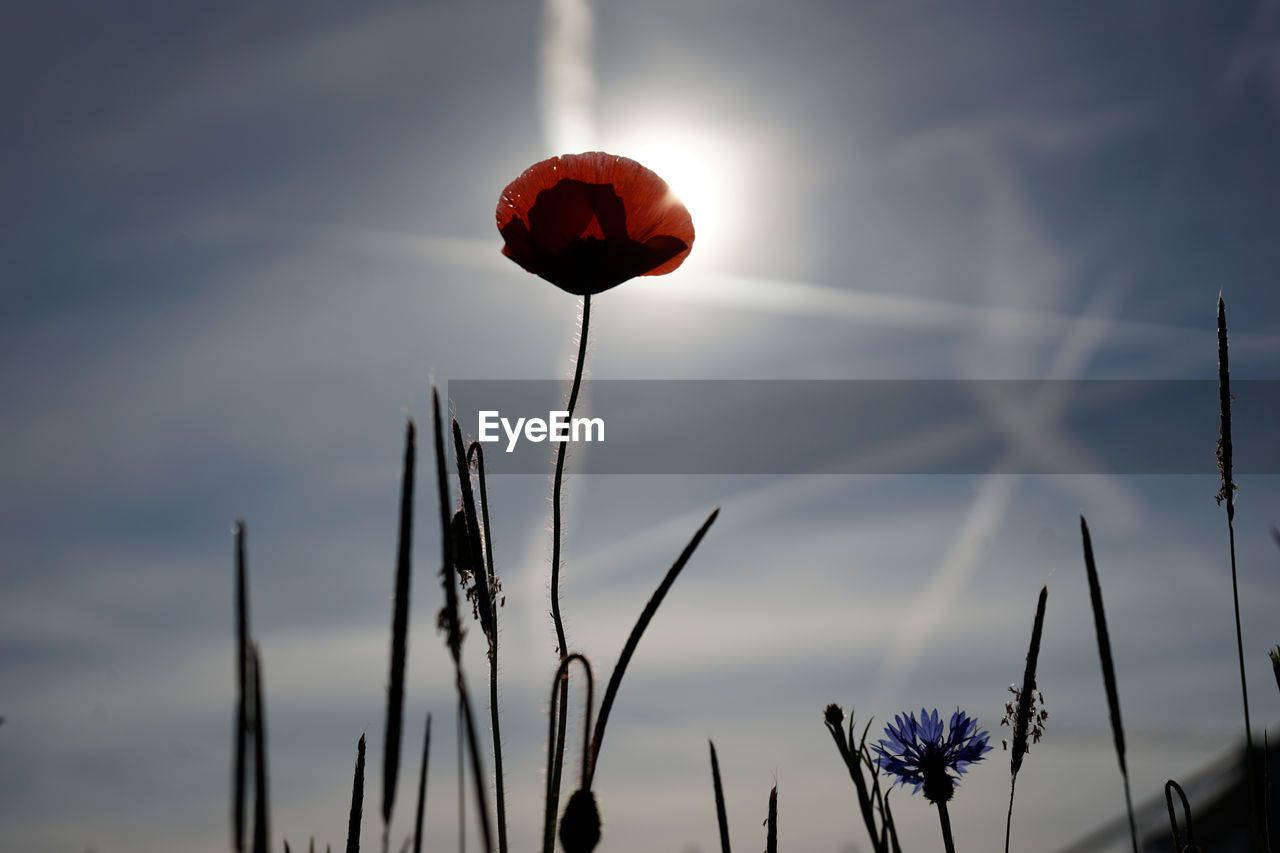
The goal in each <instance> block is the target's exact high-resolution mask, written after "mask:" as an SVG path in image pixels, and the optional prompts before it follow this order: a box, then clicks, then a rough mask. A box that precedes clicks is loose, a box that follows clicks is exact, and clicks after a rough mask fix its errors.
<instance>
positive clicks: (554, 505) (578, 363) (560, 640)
mask: <svg viewBox="0 0 1280 853" xmlns="http://www.w3.org/2000/svg"><path fill="white" fill-rule="evenodd" d="M590 323H591V294H589V293H588V294H585V295H584V296H583V297H582V327H581V328H580V329H579V331H578V357H577V359H576V360H575V362H574V367H573V385H572V386H571V387H570V389H569V404H568V405H567V406H566V407H565V408H566V409H567V410H568V415H567V417H568V418H569V419H570V420H572V419H573V411H574V407H575V406H576V405H577V403H578V391H579V390H580V389H581V388H582V368H583V365H584V364H585V362H586V359H587V334H588V332H589V330H590ZM567 447H568V443H567V442H561V444H560V446H559V448H557V450H556V471H555V476H554V477H553V478H552V481H551V621H552V622H553V623H554V624H555V628H556V643H557V645H558V646H559V652H560V661H561V663H563V662H564V660H565V658H566V657H568V655H569V652H568V643H567V642H566V640H565V636H564V621H563V620H562V619H561V618H560V533H561V521H560V504H561V496H562V492H563V486H564V457H565V450H566V449H567ZM568 725H569V682H568V680H567V679H565V680H562V681H561V683H560V709H559V721H558V724H557V730H556V744H555V755H554V758H553V760H552V765H551V767H552V770H551V786H550V788H549V789H548V793H547V810H548V812H549V813H550V814H553V815H554V814H559V811H560V808H559V802H560V777H561V770H562V769H563V767H564V741H565V732H566V730H567V728H568Z"/></svg>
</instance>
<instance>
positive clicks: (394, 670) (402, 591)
mask: <svg viewBox="0 0 1280 853" xmlns="http://www.w3.org/2000/svg"><path fill="white" fill-rule="evenodd" d="M416 460H417V429H416V427H415V426H414V423H413V421H412V420H410V421H409V423H408V425H407V426H406V427H405V436H404V470H403V472H402V473H401V475H400V528H399V536H398V541H397V543H396V593H395V604H394V607H393V612H392V617H391V672H390V675H389V676H388V686H387V725H386V732H385V737H384V739H383V742H382V829H383V833H382V847H383V849H384V850H386V849H387V846H388V844H389V843H390V837H389V833H390V831H391V810H392V807H393V806H394V805H395V801H396V781H397V780H398V778H399V775H400V734H401V730H402V728H403V726H404V673H405V660H406V658H407V657H408V651H409V581H410V578H411V576H412V554H413V477H414V470H415V467H416Z"/></svg>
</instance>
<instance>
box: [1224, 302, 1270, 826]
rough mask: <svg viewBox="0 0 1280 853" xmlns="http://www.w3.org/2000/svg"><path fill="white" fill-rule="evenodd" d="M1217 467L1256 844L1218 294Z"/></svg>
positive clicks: (1228, 414) (1227, 397)
mask: <svg viewBox="0 0 1280 853" xmlns="http://www.w3.org/2000/svg"><path fill="white" fill-rule="evenodd" d="M1218 406H1219V426H1218V452H1217V456H1218V469H1219V470H1220V471H1221V472H1222V487H1221V489H1219V491H1218V496H1217V497H1218V503H1219V504H1221V503H1223V502H1226V505H1227V541H1228V547H1229V548H1230V552H1231V603H1232V606H1233V608H1234V611H1235V617H1236V654H1237V657H1238V658H1239V662H1240V701H1241V703H1242V704H1243V705H1244V744H1245V755H1246V756H1247V758H1246V761H1245V765H1246V770H1247V773H1248V785H1249V826H1250V829H1251V831H1252V834H1253V841H1254V846H1255V847H1258V846H1261V845H1260V843H1259V842H1260V840H1261V837H1260V835H1259V828H1258V823H1259V822H1258V797H1257V791H1258V788H1257V781H1256V780H1257V772H1256V770H1255V769H1254V758H1253V726H1252V725H1251V724H1250V722H1249V683H1248V680H1247V679H1246V678H1245V669H1244V638H1243V634H1242V631H1241V628H1240V587H1239V584H1238V582H1237V579H1236V525H1235V518H1236V483H1235V480H1234V478H1233V472H1232V446H1231V368H1230V364H1229V360H1228V357H1227V305H1226V303H1225V302H1224V301H1223V300H1222V296H1221V295H1219V296H1218Z"/></svg>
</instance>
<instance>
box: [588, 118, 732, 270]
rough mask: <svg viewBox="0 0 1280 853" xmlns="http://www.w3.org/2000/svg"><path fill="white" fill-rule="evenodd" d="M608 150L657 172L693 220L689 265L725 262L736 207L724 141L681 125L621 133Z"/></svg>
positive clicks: (729, 163)
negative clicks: (693, 237) (692, 244)
mask: <svg viewBox="0 0 1280 853" xmlns="http://www.w3.org/2000/svg"><path fill="white" fill-rule="evenodd" d="M607 142H608V144H607V146H606V148H607V150H609V151H613V152H615V153H617V154H620V155H622V156H624V157H630V158H631V159H632V160H636V161H637V162H639V163H641V164H642V165H644V166H646V167H647V168H649V169H652V170H653V171H654V172H657V173H658V175H659V176H661V177H662V179H663V180H665V181H666V182H667V185H668V186H670V187H671V191H672V192H673V193H675V194H676V196H677V197H679V199H680V201H681V202H683V203H684V206H685V207H687V208H688V209H689V214H690V215H691V216H692V217H693V227H694V230H695V231H696V233H697V236H696V238H695V240H694V250H693V252H692V253H691V254H690V255H689V261H688V263H689V264H697V265H699V266H706V265H708V264H716V263H718V262H720V261H722V260H724V258H725V256H726V253H727V251H728V250H729V249H730V248H732V240H731V237H732V234H733V231H734V224H735V223H734V217H735V214H736V212H737V211H738V210H739V209H740V205H739V201H738V199H737V197H736V193H735V191H734V188H735V187H737V186H740V185H741V182H740V180H739V179H738V176H737V175H736V174H735V172H736V168H737V159H738V158H737V156H736V154H735V152H734V150H733V148H732V146H730V145H729V144H728V142H727V141H726V140H724V139H723V138H720V137H717V136H716V135H715V134H713V133H711V132H708V131H705V130H701V129H697V128H693V127H685V126H670V127H662V126H657V127H655V126H652V125H645V126H644V127H643V128H635V129H630V130H623V131H622V132H620V133H618V134H617V135H616V136H612V137H611V138H610V139H609V140H607Z"/></svg>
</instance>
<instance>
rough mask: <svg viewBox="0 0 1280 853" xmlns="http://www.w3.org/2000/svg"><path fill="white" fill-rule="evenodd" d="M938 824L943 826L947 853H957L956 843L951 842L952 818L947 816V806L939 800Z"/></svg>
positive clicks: (943, 840)
mask: <svg viewBox="0 0 1280 853" xmlns="http://www.w3.org/2000/svg"><path fill="white" fill-rule="evenodd" d="M937 806H938V822H939V823H941V824H942V843H943V845H944V846H945V847H946V851H947V853H956V843H955V842H954V841H952V840H951V816H950V815H948V814H947V804H946V802H945V801H944V800H938V802H937Z"/></svg>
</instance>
